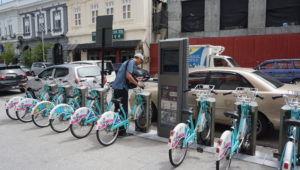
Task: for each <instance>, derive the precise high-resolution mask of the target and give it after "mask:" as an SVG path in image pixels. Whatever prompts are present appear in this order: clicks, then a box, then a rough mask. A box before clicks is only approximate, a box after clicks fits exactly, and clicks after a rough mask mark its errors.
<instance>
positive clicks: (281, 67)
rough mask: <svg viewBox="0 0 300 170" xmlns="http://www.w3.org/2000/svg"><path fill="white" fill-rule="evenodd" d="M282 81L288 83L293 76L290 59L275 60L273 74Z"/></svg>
mask: <svg viewBox="0 0 300 170" xmlns="http://www.w3.org/2000/svg"><path fill="white" fill-rule="evenodd" d="M272 77H274V78H276V79H277V80H279V81H281V82H283V83H290V82H291V81H292V79H293V77H294V75H293V66H292V62H291V61H277V62H276V69H274V70H273V76H272Z"/></svg>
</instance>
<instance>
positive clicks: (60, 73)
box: [54, 67, 74, 80]
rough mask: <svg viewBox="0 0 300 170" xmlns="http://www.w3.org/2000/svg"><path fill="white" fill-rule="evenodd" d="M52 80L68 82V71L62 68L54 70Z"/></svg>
mask: <svg viewBox="0 0 300 170" xmlns="http://www.w3.org/2000/svg"><path fill="white" fill-rule="evenodd" d="M54 79H55V80H58V79H62V80H70V77H69V69H68V68H63V67H59V68H55V72H54ZM73 79H74V78H73Z"/></svg>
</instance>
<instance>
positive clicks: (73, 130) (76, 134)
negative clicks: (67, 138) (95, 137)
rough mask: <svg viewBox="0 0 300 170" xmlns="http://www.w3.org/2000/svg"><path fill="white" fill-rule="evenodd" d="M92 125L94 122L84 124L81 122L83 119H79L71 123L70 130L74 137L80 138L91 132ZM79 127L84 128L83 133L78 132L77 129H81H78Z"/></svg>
mask: <svg viewBox="0 0 300 170" xmlns="http://www.w3.org/2000/svg"><path fill="white" fill-rule="evenodd" d="M93 127H94V123H91V124H89V125H86V126H85V125H84V124H83V120H81V121H80V122H78V123H75V124H71V125H70V131H71V133H72V135H73V136H74V137H75V138H78V139H82V138H85V137H87V136H88V135H89V134H90V133H91V131H92V129H93ZM79 128H81V129H82V128H85V131H84V133H82V134H80V133H79V130H81V129H79Z"/></svg>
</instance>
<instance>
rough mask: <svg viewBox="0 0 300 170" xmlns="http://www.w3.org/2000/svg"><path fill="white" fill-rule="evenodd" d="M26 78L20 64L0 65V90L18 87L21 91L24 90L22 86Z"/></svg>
mask: <svg viewBox="0 0 300 170" xmlns="http://www.w3.org/2000/svg"><path fill="white" fill-rule="evenodd" d="M27 80H28V79H27V75H26V73H25V72H24V71H23V70H22V69H21V68H20V66H17V65H12V66H6V65H5V64H1V65H0V91H7V90H14V89H20V91H21V92H24V91H25V90H24V88H23V87H24V85H25V83H26V82H27Z"/></svg>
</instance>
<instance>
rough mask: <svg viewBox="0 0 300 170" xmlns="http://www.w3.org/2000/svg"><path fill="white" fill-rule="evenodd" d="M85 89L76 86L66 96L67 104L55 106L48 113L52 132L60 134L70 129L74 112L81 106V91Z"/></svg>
mask: <svg viewBox="0 0 300 170" xmlns="http://www.w3.org/2000/svg"><path fill="white" fill-rule="evenodd" d="M66 88H68V87H66ZM86 88H87V87H85V86H81V84H80V85H78V86H77V87H73V88H72V93H71V94H69V95H67V96H66V97H67V100H68V101H67V103H62V104H59V105H56V106H55V107H54V108H53V109H52V110H51V112H50V116H49V121H50V127H51V129H52V130H53V131H54V132H57V133H62V132H65V131H67V130H68V129H69V128H70V123H69V121H70V119H71V116H72V115H73V113H74V111H75V110H76V109H78V108H80V107H81V106H82V97H83V94H82V91H84V89H86Z"/></svg>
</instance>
